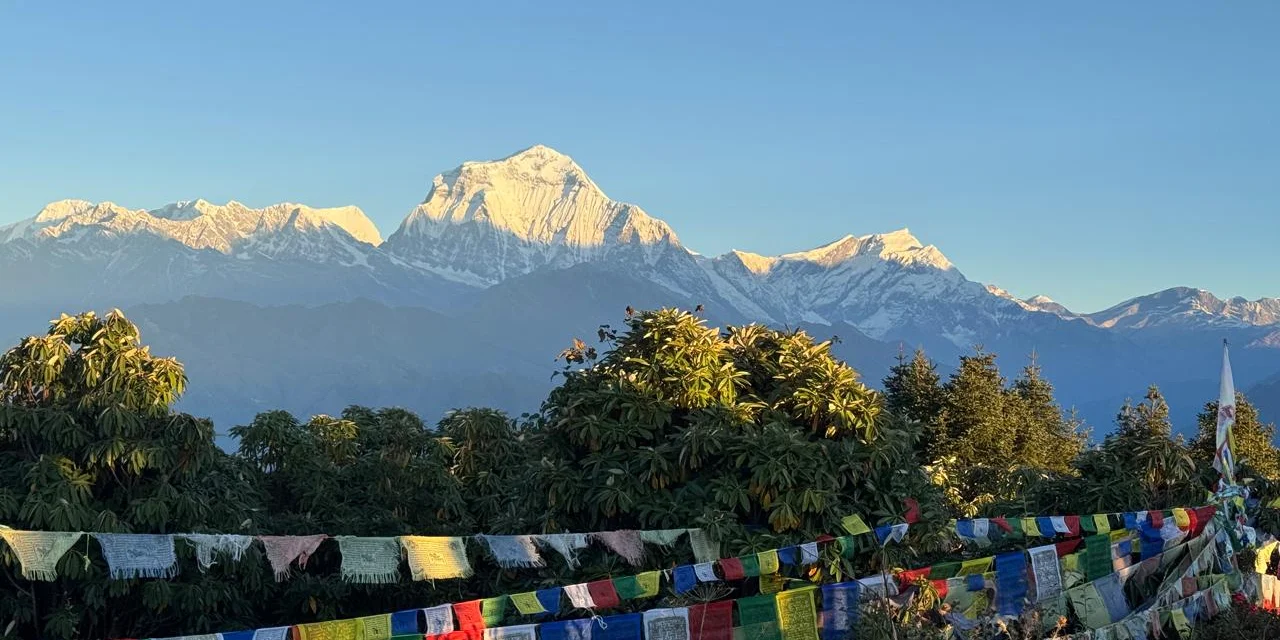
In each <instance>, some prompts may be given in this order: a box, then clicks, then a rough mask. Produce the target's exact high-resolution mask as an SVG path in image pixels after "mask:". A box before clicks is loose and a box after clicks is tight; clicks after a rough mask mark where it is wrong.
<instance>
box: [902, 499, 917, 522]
mask: <svg viewBox="0 0 1280 640" xmlns="http://www.w3.org/2000/svg"><path fill="white" fill-rule="evenodd" d="M903 502H904V503H906V505H907V512H906V514H904V515H903V516H902V517H903V519H904V520H906V521H907V522H908V523H914V522H919V521H920V503H919V502H916V499H915V498H907V499H906V500H903Z"/></svg>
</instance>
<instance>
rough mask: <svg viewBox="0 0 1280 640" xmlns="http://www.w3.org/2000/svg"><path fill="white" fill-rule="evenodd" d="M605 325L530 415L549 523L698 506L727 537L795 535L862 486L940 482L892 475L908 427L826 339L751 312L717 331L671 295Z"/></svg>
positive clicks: (828, 519) (904, 491)
mask: <svg viewBox="0 0 1280 640" xmlns="http://www.w3.org/2000/svg"><path fill="white" fill-rule="evenodd" d="M606 338H607V339H608V341H609V342H610V343H611V345H612V348H611V349H610V350H608V351H605V352H604V353H603V354H600V357H599V358H598V360H596V361H594V362H593V363H592V364H591V365H590V366H588V367H586V368H583V369H578V370H575V371H572V372H570V373H569V374H567V375H566V377H565V380H564V382H563V383H562V384H561V385H560V386H559V387H557V388H556V389H554V390H553V391H552V392H551V394H550V395H549V397H548V399H547V402H546V403H545V404H544V405H543V408H542V411H541V412H540V414H539V415H538V416H537V417H536V419H535V422H536V423H537V424H538V425H540V431H539V433H540V436H539V442H540V443H541V447H542V449H541V450H542V455H543V461H542V463H541V464H540V465H538V467H537V468H538V471H537V478H538V485H537V486H538V487H539V488H540V490H541V491H542V492H543V493H542V495H543V496H544V497H545V502H546V508H547V509H548V511H549V513H550V514H551V520H552V521H554V522H555V523H556V525H557V526H560V527H564V528H566V529H569V530H589V529H609V528H663V527H670V526H688V524H689V523H690V522H691V521H695V520H696V521H700V522H703V523H706V526H708V527H714V528H715V529H716V533H715V534H713V537H718V538H720V539H723V540H727V541H743V544H750V540H752V539H754V538H755V537H757V536H758V535H759V534H760V533H763V532H767V531H773V532H777V533H778V534H780V537H779V539H780V540H791V541H797V540H800V539H802V538H805V536H812V535H816V534H817V533H823V532H826V531H829V530H835V529H831V527H832V526H838V523H839V519H840V518H841V517H843V516H844V515H847V513H848V512H849V510H850V509H851V505H853V504H858V503H859V502H861V501H864V500H870V499H872V498H873V497H874V496H873V495H872V494H871V493H869V492H867V493H864V492H863V491H862V489H860V488H858V487H861V486H866V487H871V488H872V489H871V490H872V491H887V492H889V493H888V494H887V495H890V496H893V497H892V498H890V501H891V502H895V503H896V504H898V505H901V504H902V499H903V498H904V497H907V496H908V495H910V496H913V497H918V498H921V497H924V496H925V494H927V493H930V492H931V491H934V490H933V489H932V487H931V485H929V483H928V481H927V479H926V478H925V477H924V476H923V474H921V473H919V472H918V471H915V472H913V473H908V474H907V475H906V476H902V475H901V474H900V473H899V472H900V471H902V470H903V469H904V468H908V467H911V466H912V465H913V462H912V450H911V442H910V438H909V432H908V431H907V430H905V429H902V428H899V425H896V424H895V423H893V422H892V421H889V420H886V419H885V418H884V416H883V415H882V413H881V411H882V410H881V404H882V401H881V398H880V397H879V395H878V394H876V393H875V392H873V391H871V390H870V389H868V388H867V387H866V386H864V385H862V384H861V383H860V382H859V381H858V376H857V374H856V372H854V371H853V370H852V369H850V368H849V367H848V366H847V365H845V364H844V363H842V362H840V361H838V360H836V359H835V358H834V357H832V355H831V352H830V344H829V343H825V342H823V343H816V342H814V341H813V339H812V338H810V337H809V336H808V335H806V334H804V333H803V332H798V331H777V330H773V329H769V328H767V327H761V326H756V325H749V326H744V327H729V328H728V329H726V330H725V331H724V332H718V331H716V330H714V329H709V328H707V327H705V326H704V324H703V321H702V320H701V319H699V318H697V317H695V316H692V315H689V314H686V313H684V312H681V311H677V310H671V309H664V310H660V311H654V312H642V313H640V314H638V315H635V316H633V317H631V318H629V319H628V321H627V327H626V329H625V330H623V331H620V332H611V333H609V334H608V335H607V336H606ZM872 478H874V479H875V482H871V481H870V480H871V479H872ZM860 482H861V484H859V483H860ZM748 531H751V532H753V534H754V535H751V534H748Z"/></svg>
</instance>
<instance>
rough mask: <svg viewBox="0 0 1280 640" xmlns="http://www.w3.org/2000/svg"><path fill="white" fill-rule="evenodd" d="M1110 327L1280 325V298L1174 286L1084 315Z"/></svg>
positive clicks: (1090, 320) (1087, 318)
mask: <svg viewBox="0 0 1280 640" xmlns="http://www.w3.org/2000/svg"><path fill="white" fill-rule="evenodd" d="M1084 318H1085V319H1086V320H1088V321H1089V322H1090V323H1092V324H1094V325H1096V326H1099V327H1103V328H1107V329H1113V328H1114V329H1143V328H1154V327H1162V326H1178V325H1181V326H1212V327H1222V328H1239V327H1267V326H1273V325H1280V299H1276V298H1259V299H1257V300H1246V299H1244V298H1239V297H1237V298H1231V299H1228V300H1223V299H1220V298H1218V297H1216V296H1214V295H1213V294H1212V293H1209V292H1208V291H1205V290H1204V289H1192V288H1189V287H1174V288H1172V289H1165V290H1164V291H1159V292H1156V293H1153V294H1150V295H1146V296H1140V297H1137V298H1133V299H1131V300H1126V301H1124V302H1122V303H1120V304H1118V305H1116V306H1114V307H1111V308H1109V309H1105V310H1103V311H1099V312H1097V313H1091V314H1088V315H1086V316H1084Z"/></svg>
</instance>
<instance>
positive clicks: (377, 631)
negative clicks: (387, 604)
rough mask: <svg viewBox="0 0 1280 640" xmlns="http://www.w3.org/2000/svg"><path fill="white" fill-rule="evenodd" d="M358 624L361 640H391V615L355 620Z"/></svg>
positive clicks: (385, 614)
mask: <svg viewBox="0 0 1280 640" xmlns="http://www.w3.org/2000/svg"><path fill="white" fill-rule="evenodd" d="M356 621H357V622H359V623H360V631H359V632H358V633H359V634H360V635H359V637H360V638H361V640H391V614H389V613H384V614H382V615H377V616H365V617H363V618H356Z"/></svg>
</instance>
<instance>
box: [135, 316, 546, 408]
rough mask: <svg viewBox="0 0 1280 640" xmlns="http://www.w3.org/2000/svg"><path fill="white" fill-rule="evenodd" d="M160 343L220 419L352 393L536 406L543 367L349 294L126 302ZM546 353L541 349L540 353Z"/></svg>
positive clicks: (439, 323)
mask: <svg viewBox="0 0 1280 640" xmlns="http://www.w3.org/2000/svg"><path fill="white" fill-rule="evenodd" d="M126 313H127V314H128V315H129V317H130V318H131V319H132V320H134V321H135V322H137V323H138V325H139V327H140V329H141V331H142V337H143V340H144V341H145V342H146V343H148V344H150V345H151V346H152V351H153V352H155V353H157V354H163V355H174V356H176V357H178V359H179V360H181V361H182V362H183V363H184V364H186V367H187V375H188V376H189V377H190V391H189V393H188V394H187V395H186V397H185V398H184V399H183V400H182V403H181V407H182V408H183V409H184V410H187V411H191V412H193V413H197V414H200V415H209V416H212V417H213V418H214V419H215V424H216V425H217V426H218V429H219V431H225V430H226V429H228V428H230V427H231V426H234V425H235V424H242V423H244V421H246V420H249V419H251V418H252V417H253V415H254V414H255V413H256V412H258V411H263V410H268V409H286V410H289V411H294V412H297V413H299V414H300V415H303V416H306V415H310V414H312V413H318V412H324V413H331V414H336V413H338V412H339V411H341V410H342V409H343V408H344V407H345V406H347V405H349V404H365V405H371V406H384V405H386V406H390V405H395V406H403V407H408V408H410V409H413V410H415V411H418V412H419V413H421V414H422V416H423V417H424V418H425V419H428V420H435V419H438V418H439V416H440V415H441V414H442V413H443V412H444V411H446V410H448V409H451V408H455V407H459V406H469V405H484V406H492V407H498V408H503V409H508V410H513V411H518V410H524V409H527V408H529V407H533V406H536V405H537V403H538V402H539V401H540V400H541V398H542V395H543V393H544V392H545V386H544V385H543V384H540V383H539V381H542V380H545V379H547V377H548V376H549V375H550V368H549V367H548V366H547V365H545V364H543V363H535V362H531V361H529V360H527V359H526V358H525V357H524V355H523V354H521V353H519V352H517V351H513V350H511V349H509V348H508V347H507V342H506V340H505V337H504V336H486V335H483V334H481V333H479V332H476V331H473V330H472V329H471V328H470V327H468V326H466V325H465V324H463V323H459V322H457V321H456V320H454V319H452V318H448V317H445V316H442V315H439V314H437V313H434V312H431V311H426V310H423V309H413V308H396V307H387V306H384V305H381V304H378V303H374V302H369V301H364V300H357V301H354V302H346V303H339V304H329V305H323V306H320V307H314V308H308V307H302V306H293V305H291V306H281V307H269V308H263V307H257V306H254V305H251V304H247V303H243V302H234V301H228V300H216V299H209V298H195V297H191V298H185V299H183V300H180V301H177V302H171V303H166V304H160V305H140V306H136V307H132V308H129V309H126ZM548 360H549V359H548Z"/></svg>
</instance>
